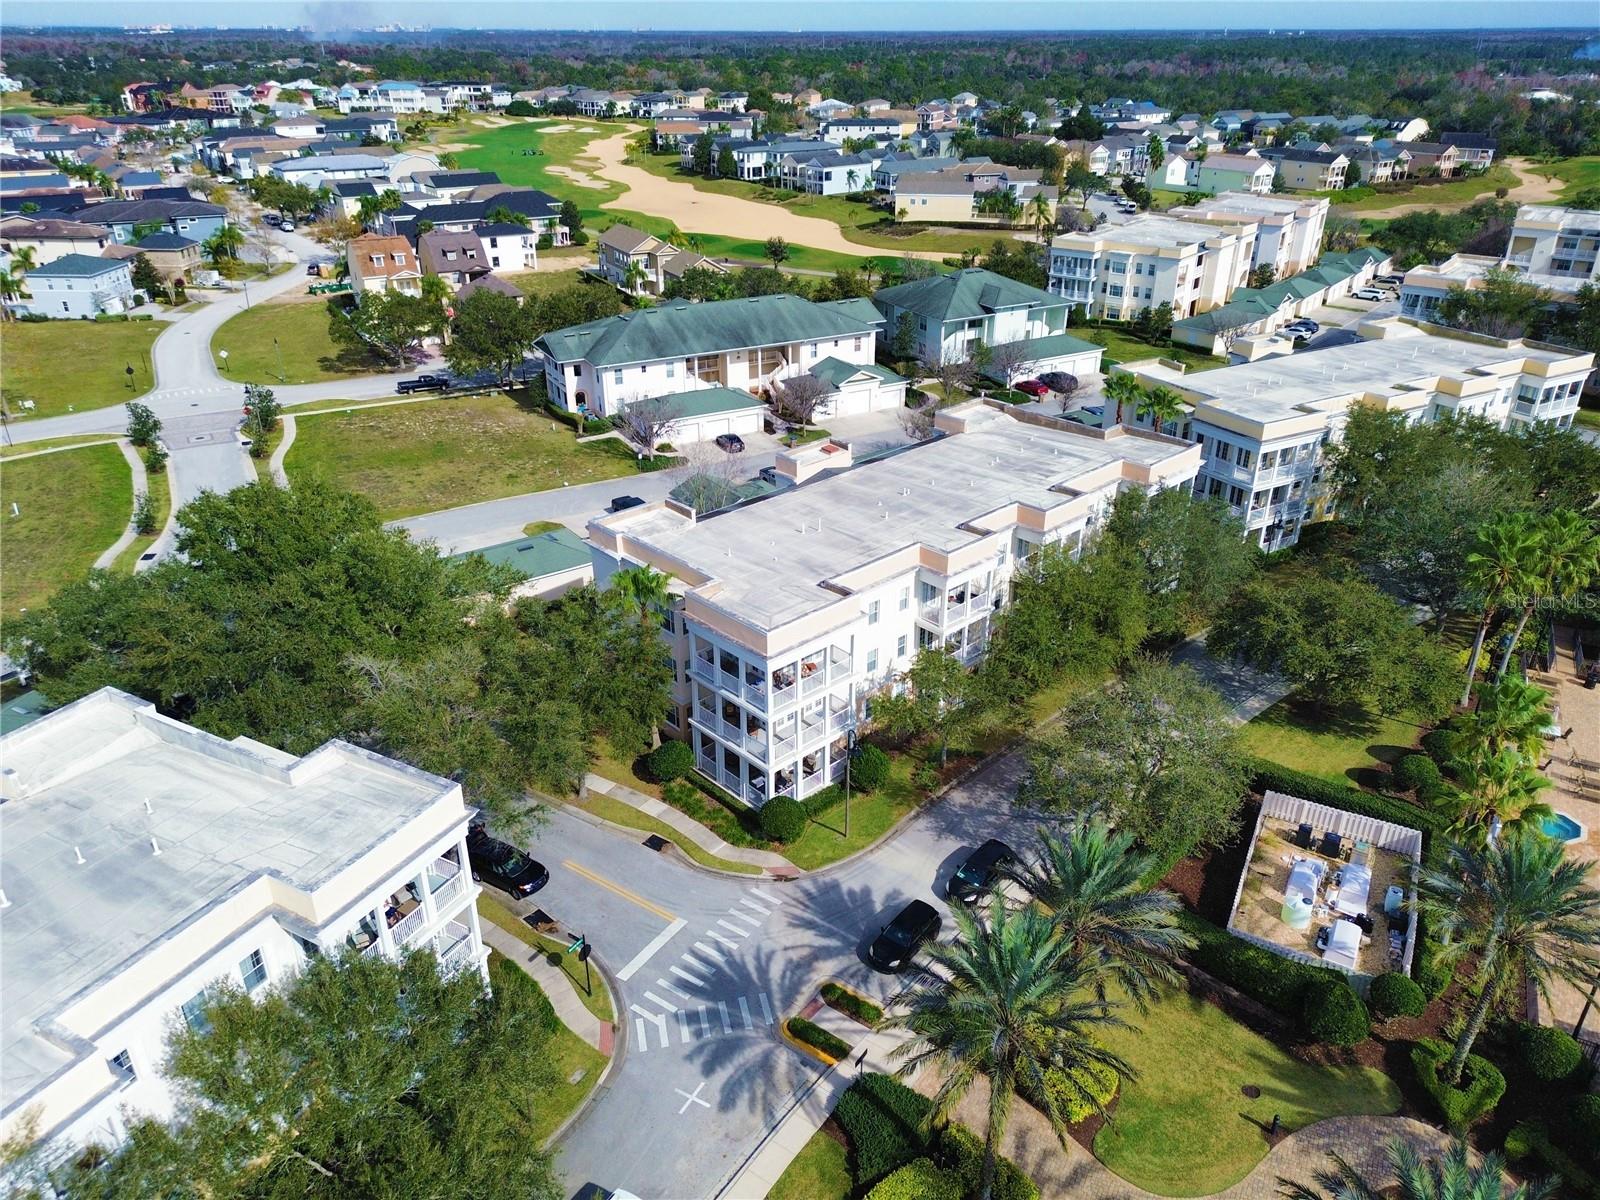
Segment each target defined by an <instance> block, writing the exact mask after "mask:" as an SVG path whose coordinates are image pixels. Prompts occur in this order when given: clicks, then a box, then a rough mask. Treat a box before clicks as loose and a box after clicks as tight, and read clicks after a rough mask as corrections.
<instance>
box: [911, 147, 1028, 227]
mask: <svg viewBox="0 0 1600 1200" xmlns="http://www.w3.org/2000/svg"><path fill="white" fill-rule="evenodd" d="M1040 195H1043V196H1044V198H1045V201H1046V203H1048V205H1049V206H1050V216H1051V219H1052V220H1053V219H1054V217H1055V208H1056V205H1057V203H1058V202H1059V197H1058V195H1057V190H1056V188H1054V187H1053V186H1051V185H1049V184H1046V183H1044V182H1043V173H1042V172H1039V171H1032V170H1027V169H1024V168H1022V167H1010V166H1005V165H1004V164H999V163H987V162H986V163H982V164H978V163H972V162H963V163H961V164H960V165H959V166H956V167H950V168H947V169H946V170H943V171H929V172H927V173H926V174H907V175H901V176H898V177H897V178H896V179H895V181H894V192H893V199H892V204H893V206H894V210H895V212H896V213H897V214H899V213H902V212H903V213H904V216H903V217H902V219H903V220H907V221H916V222H919V223H921V222H930V223H934V224H938V223H941V222H946V221H952V222H956V223H959V224H1000V223H1003V222H1008V221H1027V220H1030V219H1031V215H1030V214H1031V207H1030V206H1031V205H1032V204H1033V203H1034V200H1035V198H1036V197H1037V196H1040Z"/></svg>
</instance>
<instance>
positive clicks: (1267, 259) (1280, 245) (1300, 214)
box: [1168, 192, 1328, 279]
mask: <svg viewBox="0 0 1600 1200" xmlns="http://www.w3.org/2000/svg"><path fill="white" fill-rule="evenodd" d="M1168 211H1169V213H1170V214H1171V215H1172V216H1174V217H1181V218H1182V219H1183V220H1186V221H1204V222H1206V223H1208V224H1214V225H1230V226H1236V225H1244V224H1251V225H1254V226H1255V227H1256V241H1255V249H1254V251H1253V253H1252V256H1251V259H1250V265H1251V266H1252V267H1271V268H1272V269H1273V271H1274V272H1275V277H1276V278H1278V279H1287V278H1288V277H1289V276H1290V275H1298V274H1300V272H1302V271H1307V270H1310V269H1311V267H1313V266H1314V265H1316V261H1317V257H1318V256H1319V255H1320V254H1321V253H1322V231H1323V227H1324V226H1325V225H1326V224H1327V222H1328V200H1327V198H1326V197H1317V198H1316V199H1307V198H1305V197H1294V196H1258V195H1256V194H1254V193H1252V192H1223V193H1222V194H1221V195H1217V196H1212V197H1211V198H1210V199H1208V200H1202V201H1201V202H1200V203H1199V204H1192V205H1189V206H1188V207H1185V208H1173V209H1170V210H1168Z"/></svg>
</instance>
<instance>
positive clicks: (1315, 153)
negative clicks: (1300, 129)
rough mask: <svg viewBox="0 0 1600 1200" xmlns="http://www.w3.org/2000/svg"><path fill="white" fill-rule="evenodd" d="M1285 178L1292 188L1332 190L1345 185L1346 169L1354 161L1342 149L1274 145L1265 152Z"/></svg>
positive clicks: (1265, 156)
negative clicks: (1314, 148) (1313, 148)
mask: <svg viewBox="0 0 1600 1200" xmlns="http://www.w3.org/2000/svg"><path fill="white" fill-rule="evenodd" d="M1261 156H1262V157H1263V158H1265V159H1267V160H1268V161H1269V162H1271V163H1272V165H1273V166H1274V167H1275V168H1277V173H1278V175H1281V176H1282V177H1283V186H1284V187H1286V188H1288V189H1290V190H1291V191H1301V192H1331V191H1338V190H1339V189H1340V188H1343V187H1344V175H1345V170H1346V169H1347V168H1348V167H1349V166H1350V160H1349V159H1348V158H1346V157H1345V156H1344V155H1343V154H1342V153H1341V152H1340V151H1338V150H1312V149H1306V148H1303V147H1298V146H1274V147H1269V148H1267V149H1265V150H1263V151H1262V152H1261Z"/></svg>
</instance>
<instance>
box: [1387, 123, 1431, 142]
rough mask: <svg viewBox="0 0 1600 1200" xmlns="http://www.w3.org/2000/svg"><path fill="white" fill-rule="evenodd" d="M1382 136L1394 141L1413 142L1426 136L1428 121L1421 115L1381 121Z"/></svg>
mask: <svg viewBox="0 0 1600 1200" xmlns="http://www.w3.org/2000/svg"><path fill="white" fill-rule="evenodd" d="M1383 132H1384V136H1385V137H1387V138H1389V140H1391V141H1395V142H1415V141H1420V140H1421V139H1422V138H1424V137H1426V136H1427V133H1428V123H1427V122H1426V121H1424V120H1423V119H1422V118H1421V117H1396V118H1394V119H1393V120H1391V121H1385V122H1384V123H1383Z"/></svg>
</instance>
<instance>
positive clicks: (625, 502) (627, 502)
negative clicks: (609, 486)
mask: <svg viewBox="0 0 1600 1200" xmlns="http://www.w3.org/2000/svg"><path fill="white" fill-rule="evenodd" d="M643 503H644V499H643V497H640V496H613V497H611V506H610V507H609V508H608V509H606V511H607V512H614V513H619V512H625V511H627V510H628V509H630V508H638V507H639V506H640V505H641V504H643Z"/></svg>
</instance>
